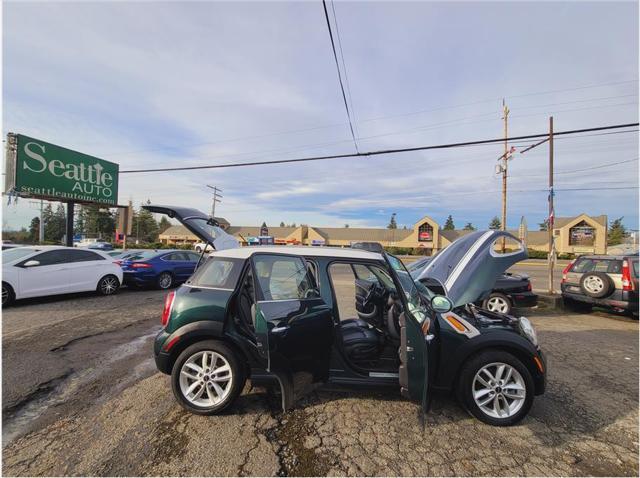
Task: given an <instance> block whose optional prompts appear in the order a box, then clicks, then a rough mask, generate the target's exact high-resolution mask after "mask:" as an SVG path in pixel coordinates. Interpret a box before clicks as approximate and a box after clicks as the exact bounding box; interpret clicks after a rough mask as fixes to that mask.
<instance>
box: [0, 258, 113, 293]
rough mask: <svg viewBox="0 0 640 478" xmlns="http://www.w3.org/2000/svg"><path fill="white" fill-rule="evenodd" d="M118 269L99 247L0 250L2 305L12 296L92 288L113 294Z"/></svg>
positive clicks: (99, 291)
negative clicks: (0, 260) (0, 262)
mask: <svg viewBox="0 0 640 478" xmlns="http://www.w3.org/2000/svg"><path fill="white" fill-rule="evenodd" d="M121 283H122V270H121V269H120V267H119V266H118V265H117V264H115V263H114V262H113V260H112V259H111V257H109V256H108V255H106V254H104V253H103V252H100V251H90V250H88V249H74V248H72V247H62V246H28V247H18V248H15V249H8V250H5V251H3V252H2V305H3V306H7V305H9V304H10V303H11V302H13V301H14V300H16V299H25V298H28V297H42V296H48V295H56V294H68V293H72V292H85V291H92V290H95V291H96V292H98V293H99V294H102V295H111V294H115V293H116V292H117V291H118V288H119V287H120V284H121Z"/></svg>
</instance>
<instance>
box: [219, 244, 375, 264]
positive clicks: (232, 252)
mask: <svg viewBox="0 0 640 478" xmlns="http://www.w3.org/2000/svg"><path fill="white" fill-rule="evenodd" d="M258 252H262V253H269V254H271V253H273V254H291V255H295V256H316V257H344V258H351V259H369V260H378V261H380V260H383V259H382V254H380V253H378V252H369V251H364V250H362V249H349V248H342V247H322V246H246V247H237V248H235V249H225V250H223V251H214V252H212V253H211V254H210V255H211V256H215V257H235V258H238V259H247V258H248V257H251V256H252V255H253V254H255V253H258Z"/></svg>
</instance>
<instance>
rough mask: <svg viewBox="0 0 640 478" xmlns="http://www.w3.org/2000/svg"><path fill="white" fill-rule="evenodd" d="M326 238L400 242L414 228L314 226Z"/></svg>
mask: <svg viewBox="0 0 640 478" xmlns="http://www.w3.org/2000/svg"><path fill="white" fill-rule="evenodd" d="M312 229H313V230H315V231H317V232H318V234H320V235H321V236H322V237H324V238H325V239H329V240H334V241H372V242H380V241H387V242H399V241H402V240H404V239H406V238H407V237H409V236H410V235H411V234H412V233H413V229H382V228H365V227H312Z"/></svg>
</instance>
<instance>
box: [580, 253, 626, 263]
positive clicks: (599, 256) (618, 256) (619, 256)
mask: <svg viewBox="0 0 640 478" xmlns="http://www.w3.org/2000/svg"><path fill="white" fill-rule="evenodd" d="M627 258H629V259H637V258H638V254H616V255H611V256H605V255H602V254H585V255H583V256H580V259H600V260H602V259H609V260H617V261H621V260H623V259H627Z"/></svg>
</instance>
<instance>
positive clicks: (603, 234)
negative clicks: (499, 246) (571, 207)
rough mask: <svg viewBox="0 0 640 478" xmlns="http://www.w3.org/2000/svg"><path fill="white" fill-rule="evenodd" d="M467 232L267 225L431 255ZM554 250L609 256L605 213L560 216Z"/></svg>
mask: <svg viewBox="0 0 640 478" xmlns="http://www.w3.org/2000/svg"><path fill="white" fill-rule="evenodd" d="M217 219H218V222H220V224H221V226H222V227H223V228H224V229H225V230H226V231H227V232H228V233H229V234H231V235H233V236H235V237H236V238H237V239H238V240H239V241H240V243H241V244H243V245H247V244H248V243H249V242H251V240H252V238H255V237H257V236H260V235H266V234H263V233H264V231H263V230H262V228H261V227H257V226H256V227H252V226H232V225H230V224H229V222H227V221H226V220H224V219H222V218H217ZM469 232H470V231H465V230H444V229H442V228H441V227H440V225H439V224H438V223H437V222H435V221H434V220H433V219H431V218H430V217H429V216H424V217H423V218H421V219H420V220H419V221H417V222H416V223H415V224H414V225H413V227H411V228H405V229H383V228H361V227H316V226H306V225H305V226H297V227H269V228H268V235H269V236H273V238H274V242H275V243H276V244H303V245H310V246H333V247H348V246H350V245H351V243H352V242H360V241H372V242H379V243H380V244H382V245H383V246H384V247H403V248H412V249H420V250H421V252H422V253H423V254H425V255H431V254H434V253H436V252H438V251H439V250H441V249H443V248H444V247H446V246H448V245H449V244H450V243H451V242H453V241H455V240H456V239H457V238H458V237H460V236H463V235H465V234H468V233H469ZM510 232H511V233H512V234H513V235H514V236H516V237H520V238H521V239H523V240H524V242H525V243H526V244H527V247H529V248H530V249H534V250H539V251H546V250H547V249H548V233H547V232H546V231H517V230H514V231H510ZM553 237H554V240H555V245H556V250H557V251H558V253H559V254H584V253H595V254H605V253H606V249H607V246H606V244H607V216H604V215H601V216H588V215H587V214H580V215H579V216H575V217H558V218H556V220H555V224H554V228H553ZM160 241H161V242H163V243H166V244H186V243H195V242H198V241H199V239H198V238H197V237H196V236H194V235H193V234H191V233H190V232H189V231H188V230H187V229H186V228H185V227H183V226H172V227H170V228H169V229H167V230H166V231H165V232H164V233H162V234H160Z"/></svg>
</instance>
